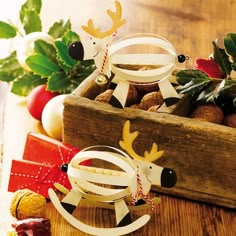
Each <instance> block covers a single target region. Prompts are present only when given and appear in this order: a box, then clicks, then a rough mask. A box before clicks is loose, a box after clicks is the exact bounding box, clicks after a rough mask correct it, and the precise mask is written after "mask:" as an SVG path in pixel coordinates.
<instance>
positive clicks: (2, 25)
mask: <svg viewBox="0 0 236 236" xmlns="http://www.w3.org/2000/svg"><path fill="white" fill-rule="evenodd" d="M0 29H1V30H0V38H1V39H9V38H14V37H15V36H16V29H15V28H14V27H13V26H11V25H10V24H8V23H6V22H4V21H0Z"/></svg>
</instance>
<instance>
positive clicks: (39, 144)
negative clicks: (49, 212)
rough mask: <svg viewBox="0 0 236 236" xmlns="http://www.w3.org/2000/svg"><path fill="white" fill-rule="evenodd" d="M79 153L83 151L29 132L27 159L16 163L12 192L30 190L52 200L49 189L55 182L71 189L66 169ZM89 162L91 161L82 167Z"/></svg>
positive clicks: (12, 175) (25, 154) (25, 157)
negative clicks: (66, 165) (64, 167)
mask: <svg viewBox="0 0 236 236" xmlns="http://www.w3.org/2000/svg"><path fill="white" fill-rule="evenodd" d="M79 151H80V149H79V148H76V147H73V146H71V145H68V144H65V143H62V142H60V141H58V140H55V139H53V138H50V137H48V136H46V135H43V134H38V133H33V132H30V133H28V135H27V139H26V143H25V149H24V153H23V160H21V161H16V160H13V161H12V167H11V174H10V180H9V184H8V191H10V192H14V191H16V190H18V189H23V188H28V189H30V190H32V191H35V192H37V193H40V194H42V195H43V196H45V197H48V189H49V188H54V186H53V184H54V183H55V182H57V183H60V184H62V185H63V186H65V187H66V188H68V189H71V184H70V182H69V180H68V176H67V173H66V172H65V170H64V169H63V168H62V166H63V164H68V163H69V162H70V160H71V159H72V158H73V157H74V155H75V154H76V153H78V152H79ZM89 163H90V162H89V161H87V162H83V163H82V164H84V165H88V164H89ZM54 189H55V188H54Z"/></svg>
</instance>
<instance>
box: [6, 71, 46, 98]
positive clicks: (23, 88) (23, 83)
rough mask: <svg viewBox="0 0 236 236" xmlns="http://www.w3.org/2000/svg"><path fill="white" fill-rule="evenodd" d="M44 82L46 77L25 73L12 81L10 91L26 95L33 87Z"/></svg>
mask: <svg viewBox="0 0 236 236" xmlns="http://www.w3.org/2000/svg"><path fill="white" fill-rule="evenodd" d="M46 82H47V79H45V78H41V76H39V75H35V74H33V73H27V74H24V75H22V76H20V77H19V78H17V79H16V80H15V81H14V83H13V85H12V89H11V92H12V93H15V94H17V95H19V96H27V95H28V94H29V93H30V91H31V90H32V89H33V88H34V87H36V86H38V85H41V84H46Z"/></svg>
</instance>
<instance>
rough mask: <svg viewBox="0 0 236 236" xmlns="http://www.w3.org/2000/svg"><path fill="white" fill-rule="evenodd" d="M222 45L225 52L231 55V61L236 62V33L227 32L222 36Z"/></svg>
mask: <svg viewBox="0 0 236 236" xmlns="http://www.w3.org/2000/svg"><path fill="white" fill-rule="evenodd" d="M224 45H225V50H226V52H227V53H228V54H229V55H230V56H232V58H233V61H234V62H236V34H234V33H228V34H227V35H226V36H225V38H224Z"/></svg>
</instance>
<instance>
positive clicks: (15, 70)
mask: <svg viewBox="0 0 236 236" xmlns="http://www.w3.org/2000/svg"><path fill="white" fill-rule="evenodd" d="M23 72H24V70H23V69H22V67H21V66H20V65H19V63H18V60H17V59H16V52H13V53H12V54H11V55H10V56H8V57H6V58H4V59H1V60H0V80H2V81H7V82H10V81H13V80H14V79H15V78H16V77H18V76H19V75H21V74H23Z"/></svg>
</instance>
